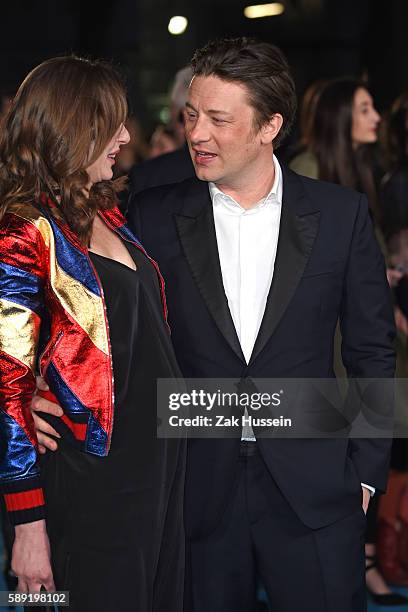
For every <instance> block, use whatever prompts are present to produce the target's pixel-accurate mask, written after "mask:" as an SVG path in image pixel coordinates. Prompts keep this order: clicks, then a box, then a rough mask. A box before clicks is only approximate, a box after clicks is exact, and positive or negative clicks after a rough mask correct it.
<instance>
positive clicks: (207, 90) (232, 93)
mask: <svg viewBox="0 0 408 612" xmlns="http://www.w3.org/2000/svg"><path fill="white" fill-rule="evenodd" d="M247 95H248V90H247V88H246V86H245V85H244V84H243V83H238V82H235V81H234V82H232V81H225V80H223V79H220V78H219V77H217V76H214V75H210V76H195V77H193V79H192V81H191V83H190V87H189V90H188V97H187V100H188V102H189V103H190V104H191V105H193V106H196V105H197V104H199V105H200V106H201V107H202V108H203V109H204V110H209V109H214V110H224V111H228V110H231V111H232V110H233V109H235V108H237V106H242V104H245V105H248V99H247Z"/></svg>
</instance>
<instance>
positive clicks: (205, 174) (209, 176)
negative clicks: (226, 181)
mask: <svg viewBox="0 0 408 612" xmlns="http://www.w3.org/2000/svg"><path fill="white" fill-rule="evenodd" d="M194 170H195V173H196V176H197V178H198V179H199V180H200V181H207V182H208V183H210V182H211V183H214V182H215V181H216V180H217V177H216V175H215V174H214V172H210V171H209V170H208V168H200V167H197V166H194Z"/></svg>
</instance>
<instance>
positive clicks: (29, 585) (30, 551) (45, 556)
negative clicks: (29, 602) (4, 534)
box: [11, 520, 55, 593]
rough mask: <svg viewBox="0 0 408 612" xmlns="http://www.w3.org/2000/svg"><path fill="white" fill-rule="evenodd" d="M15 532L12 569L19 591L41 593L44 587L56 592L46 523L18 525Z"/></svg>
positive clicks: (42, 521) (36, 522)
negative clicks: (16, 578)
mask: <svg viewBox="0 0 408 612" xmlns="http://www.w3.org/2000/svg"><path fill="white" fill-rule="evenodd" d="M15 532H16V537H15V540H14V545H13V552H12V558H11V569H12V570H13V572H14V573H15V574H16V576H17V577H18V587H17V590H18V591H20V592H22V593H39V592H40V589H41V587H42V586H43V587H45V588H46V589H47V591H55V585H54V578H53V575H52V568H51V554H50V543H49V540H48V535H47V530H46V527H45V521H44V520H41V521H35V522H34V523H26V524H24V525H16V528H15Z"/></svg>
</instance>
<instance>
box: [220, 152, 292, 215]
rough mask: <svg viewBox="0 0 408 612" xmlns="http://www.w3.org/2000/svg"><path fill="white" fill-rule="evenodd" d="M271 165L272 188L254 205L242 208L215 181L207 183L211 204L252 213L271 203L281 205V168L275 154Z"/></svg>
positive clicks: (234, 211) (239, 212)
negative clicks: (273, 173) (272, 167)
mask: <svg viewBox="0 0 408 612" xmlns="http://www.w3.org/2000/svg"><path fill="white" fill-rule="evenodd" d="M273 165H274V167H275V180H274V182H273V185H272V189H271V190H270V192H269V193H268V195H266V196H265V197H264V198H262V199H261V200H259V202H257V203H256V204H255V206H252V207H251V208H249V209H245V208H242V206H241V205H240V204H238V202H237V201H236V200H234V198H232V197H231V196H229V195H227V194H226V193H224V192H223V191H221V189H219V188H218V187H217V185H216V184H215V183H208V189H209V191H210V197H211V200H212V203H213V206H217V207H218V206H222V207H223V208H226V209H227V210H228V211H229V212H231V213H233V214H244V213H245V214H253V213H254V212H258V210H259V209H261V208H264V207H266V206H270V205H272V204H279V205H281V204H282V192H283V184H282V168H281V166H280V164H279V162H278V160H277V158H276V156H275V155H274V156H273Z"/></svg>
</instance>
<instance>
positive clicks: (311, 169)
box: [289, 80, 326, 178]
mask: <svg viewBox="0 0 408 612" xmlns="http://www.w3.org/2000/svg"><path fill="white" fill-rule="evenodd" d="M325 84H326V81H323V80H319V81H315V82H314V83H312V84H311V85H309V87H307V89H306V91H305V93H304V94H303V97H302V100H301V103H300V109H299V142H298V143H297V144H296V145H295V152H294V154H292V158H291V160H289V161H290V167H291V169H292V170H294V171H295V172H297V173H298V174H301V175H302V176H309V177H311V178H318V177H317V175H316V174H317V173H316V158H315V155H314V154H313V153H312V151H311V150H310V146H311V142H312V137H313V133H314V122H315V114H316V106H317V101H318V99H319V96H320V93H321V91H322V89H323V87H324V85H325Z"/></svg>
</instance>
